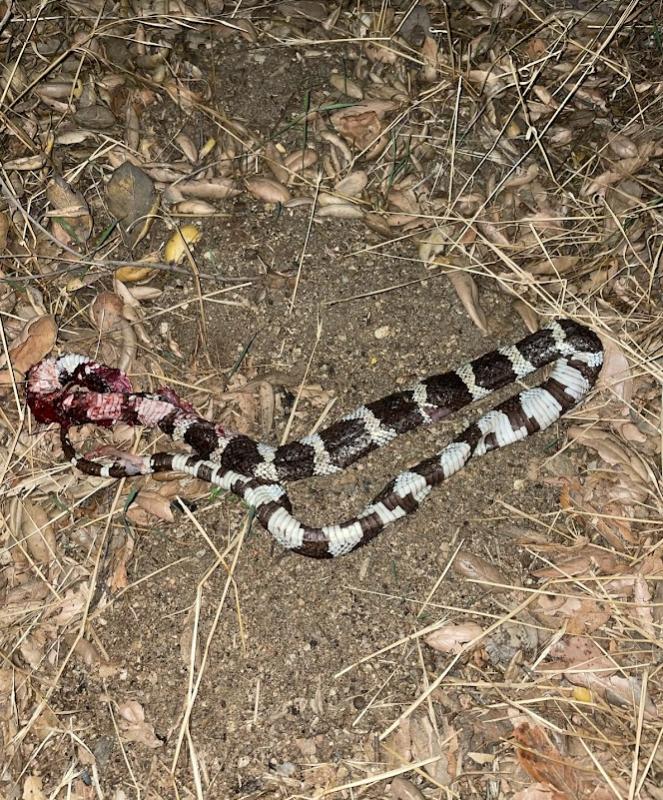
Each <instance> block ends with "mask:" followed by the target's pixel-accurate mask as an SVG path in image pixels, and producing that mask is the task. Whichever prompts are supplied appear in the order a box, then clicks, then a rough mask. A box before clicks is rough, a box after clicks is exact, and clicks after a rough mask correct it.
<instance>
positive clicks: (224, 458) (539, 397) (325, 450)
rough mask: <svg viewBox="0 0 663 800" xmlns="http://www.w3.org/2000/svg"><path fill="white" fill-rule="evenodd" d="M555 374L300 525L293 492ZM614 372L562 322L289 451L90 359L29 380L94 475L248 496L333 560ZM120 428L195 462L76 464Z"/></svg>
mask: <svg viewBox="0 0 663 800" xmlns="http://www.w3.org/2000/svg"><path fill="white" fill-rule="evenodd" d="M551 363H552V364H553V367H552V370H551V372H550V375H549V377H547V378H546V379H545V380H544V381H543V382H542V383H541V384H540V385H538V386H536V387H535V388H532V389H525V390H523V391H521V392H520V393H518V394H516V395H514V396H512V397H510V398H509V399H507V400H505V401H504V402H502V403H500V404H499V405H497V406H495V408H493V409H492V410H491V411H489V412H488V413H486V414H484V416H482V417H481V418H480V419H479V420H478V421H477V422H474V423H472V424H471V425H469V426H468V427H467V428H466V429H465V430H464V431H463V432H462V433H460V434H459V435H458V436H457V437H456V438H455V439H454V440H453V441H452V442H450V443H449V444H448V445H447V446H446V447H444V448H443V449H442V450H440V451H439V452H438V453H436V454H435V455H433V456H431V457H430V458H426V459H425V460H423V461H420V462H419V463H418V464H416V465H415V466H413V467H411V468H409V469H407V470H405V471H403V472H401V473H400V474H399V475H397V476H396V477H395V478H394V479H393V480H391V481H390V482H389V483H388V484H387V485H386V486H385V487H384V488H383V489H382V491H381V492H380V493H379V494H378V495H377V496H376V497H375V499H374V500H373V501H372V502H371V503H369V504H368V505H367V506H366V507H365V508H364V509H363V510H362V511H361V512H360V513H359V514H357V515H356V516H354V517H352V518H351V519H348V520H346V521H345V522H341V523H337V524H331V525H325V526H323V527H313V526H309V525H305V524H304V523H302V522H300V521H299V520H298V519H297V518H296V517H295V516H293V513H292V506H291V503H290V500H289V498H288V494H287V492H286V489H285V486H284V482H286V481H292V480H299V479H301V478H306V477H310V476H313V475H332V474H334V473H337V472H340V471H341V470H344V469H346V467H348V466H349V465H350V464H352V463H354V462H355V461H357V460H358V459H360V458H362V457H363V456H365V455H366V454H367V453H370V452H371V451H372V450H376V449H377V448H380V447H384V446H385V445H387V444H389V443H390V442H392V441H393V440H394V439H396V437H398V436H400V435H401V434H403V433H406V432H407V431H411V430H414V429H415V428H418V427H420V426H422V425H429V424H431V423H434V422H438V421H439V420H441V419H444V418H445V417H447V416H448V415H449V414H451V413H453V412H455V411H458V410H459V409H461V408H463V407H464V406H466V405H469V404H470V403H472V402H474V401H476V400H481V399H482V398H484V397H486V396H487V395H489V394H490V393H491V392H493V391H494V390H496V389H499V388H501V387H503V386H506V385H508V384H509V383H512V382H514V381H517V380H519V379H522V378H524V377H526V376H527V375H529V374H530V373H532V372H535V371H536V370H538V369H540V368H541V367H544V366H545V365H547V364H551ZM602 364H603V349H602V346H601V342H600V340H599V338H598V336H597V335H596V334H595V333H593V332H592V331H591V330H590V329H589V328H587V327H585V326H584V325H581V324H580V323H578V322H574V321H572V320H568V319H560V320H556V321H552V322H550V323H549V324H548V325H547V326H545V327H544V328H542V329H541V330H539V331H537V332H536V333H533V334H531V335H529V336H526V337H525V338H524V339H521V340H520V341H519V342H516V343H515V344H512V345H509V346H505V347H499V348H498V349H496V350H493V351H492V352H490V353H487V354H486V355H483V356H480V357H479V358H476V359H475V360H474V361H470V362H468V363H466V364H464V365H463V366H461V367H458V368H457V369H453V370H450V371H448V372H444V373H441V374H439V375H433V376H431V377H428V378H424V379H422V380H419V381H417V382H416V383H415V384H414V385H413V386H411V387H410V388H409V389H407V390H405V391H399V392H395V393H393V394H390V395H387V396H386V397H383V398H381V399H380V400H376V401H374V402H371V403H368V404H366V405H361V406H359V407H358V408H357V409H355V410H354V411H352V412H351V413H349V414H346V415H345V416H343V417H341V419H339V420H338V421H337V422H334V423H333V424H331V425H330V426H329V427H327V428H325V429H324V430H322V431H320V432H319V433H316V434H313V435H310V436H304V437H302V438H301V439H297V440H295V441H292V442H289V443H288V444H284V445H281V446H280V447H272V446H271V445H269V444H264V443H262V442H256V441H254V440H253V439H251V438H249V437H248V436H244V435H242V434H239V433H234V432H231V431H228V430H226V429H224V428H223V427H222V426H220V425H217V424H215V423H214V422H210V421H209V420H207V419H204V418H203V417H200V416H199V415H198V414H197V413H196V411H195V410H194V408H193V407H192V406H191V405H190V404H189V403H186V402H185V401H182V400H181V399H180V398H179V397H178V396H177V395H176V394H175V392H174V391H172V390H171V389H168V388H164V389H160V390H158V391H157V392H152V393H147V392H134V391H133V389H132V386H131V382H130V381H129V379H128V378H127V376H126V375H125V374H124V373H123V372H122V371H121V370H118V369H114V368H111V367H108V366H105V365H104V364H99V363H97V362H95V361H92V360H91V359H89V358H87V357H86V356H79V355H72V354H67V355H63V356H60V357H59V358H47V359H44V360H43V361H41V362H39V363H38V364H37V365H36V366H34V367H33V368H32V369H31V370H30V372H29V374H28V380H27V401H28V405H29V406H30V409H31V410H32V413H33V415H34V417H35V419H36V420H37V421H38V422H42V423H57V424H59V425H60V435H61V441H62V446H63V450H64V454H65V456H66V458H67V459H69V461H70V462H71V463H72V465H73V466H75V467H78V469H80V470H82V471H83V472H84V473H86V474H88V475H97V476H101V477H113V478H120V477H130V476H132V475H144V474H150V473H155V472H169V471H177V472H183V473H187V474H189V475H193V476H195V477H197V478H200V479H202V480H204V481H208V482H209V483H212V484H214V485H216V486H220V487H222V488H223V489H225V490H228V491H230V492H233V493H234V494H236V495H237V496H239V497H241V498H242V499H243V500H244V501H245V502H246V503H247V504H248V505H249V506H251V507H252V508H253V509H255V514H256V516H257V518H258V519H259V520H260V522H261V523H262V525H263V526H264V527H265V528H266V529H267V530H268V531H269V532H270V533H271V534H272V536H273V537H274V538H275V539H276V541H277V542H279V543H280V544H281V545H283V546H284V547H286V548H288V549H290V550H293V551H294V552H296V553H300V554H302V555H305V556H311V557H313V558H328V557H332V556H339V555H343V554H345V553H349V552H351V551H352V550H355V549H356V548H358V547H360V546H361V545H364V544H366V543H367V542H369V541H371V539H373V538H374V537H375V536H376V535H377V534H378V533H380V532H381V531H382V530H384V528H385V527H386V526H387V525H389V524H391V523H392V522H395V521H396V520H398V519H400V518H402V517H405V516H406V515H408V514H412V513H413V512H414V511H416V510H417V508H419V506H420V504H421V503H422V501H423V500H424V499H425V498H426V497H427V496H428V495H429V494H430V492H431V491H432V489H433V488H434V487H435V486H437V485H439V484H440V483H442V481H444V480H446V479H447V478H449V477H450V476H451V475H453V474H454V473H456V472H458V471H459V470H460V469H462V468H463V467H464V466H465V465H466V464H467V462H468V461H469V460H470V459H471V458H474V457H476V456H481V455H484V454H485V453H487V452H489V451H490V450H494V449H496V448H500V447H506V446H507V445H510V444H513V443H514V442H518V441H520V440H522V439H525V438H526V437H527V436H530V435H531V434H533V433H536V432H537V431H541V430H544V429H545V428H547V427H548V426H549V425H551V424H553V423H554V422H556V421H557V420H558V419H559V418H560V417H561V416H562V414H564V413H565V412H567V411H568V410H569V409H571V408H573V407H574V406H576V405H577V404H578V403H579V402H580V401H581V400H582V399H583V398H584V397H585V396H586V395H587V393H588V392H589V391H590V389H591V388H592V386H593V385H594V383H595V381H596V378H597V376H598V374H599V372H600V370H601V366H602ZM119 421H122V422H125V423H128V424H129V425H142V426H145V427H157V428H159V429H160V430H161V431H163V432H164V433H165V434H167V435H168V436H170V437H171V438H172V439H173V441H175V442H184V443H185V444H187V445H188V446H189V447H190V448H191V450H192V451H193V453H192V454H191V455H187V454H181V453H180V454H173V453H155V454H153V455H150V456H134V455H130V454H127V455H123V454H121V455H120V456H116V457H114V459H113V461H112V463H106V464H103V463H100V462H98V461H94V460H91V459H90V458H87V457H85V456H81V455H78V454H77V453H76V451H75V449H74V447H73V445H72V443H71V440H70V438H69V429H70V428H71V427H75V426H79V425H84V424H88V423H93V424H96V425H100V426H103V427H110V426H112V425H113V424H114V423H116V422H119Z"/></svg>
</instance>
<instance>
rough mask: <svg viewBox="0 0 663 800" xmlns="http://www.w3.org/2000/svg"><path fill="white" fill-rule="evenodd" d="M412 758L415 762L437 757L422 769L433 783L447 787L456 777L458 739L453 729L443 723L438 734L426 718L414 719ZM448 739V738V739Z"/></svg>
mask: <svg viewBox="0 0 663 800" xmlns="http://www.w3.org/2000/svg"><path fill="white" fill-rule="evenodd" d="M411 736H412V757H413V758H414V759H415V760H416V761H423V760H424V759H426V758H431V757H432V756H437V755H439V756H440V758H439V759H438V760H437V761H433V763H432V764H427V765H426V766H425V767H424V769H425V770H426V772H427V773H428V774H429V775H430V776H431V778H432V779H433V780H434V781H437V782H438V783H440V784H442V786H448V785H449V784H450V783H451V781H452V780H453V779H454V778H455V777H456V761H457V758H456V753H457V752H458V737H457V735H456V732H455V731H454V730H453V729H449V728H448V726H447V724H446V723H444V730H442V731H440V733H439V734H438V733H437V731H436V730H435V728H434V727H433V725H432V724H431V721H430V720H429V719H428V717H427V716H421V717H415V718H414V719H413V720H412V724H411ZM449 737H450V738H449Z"/></svg>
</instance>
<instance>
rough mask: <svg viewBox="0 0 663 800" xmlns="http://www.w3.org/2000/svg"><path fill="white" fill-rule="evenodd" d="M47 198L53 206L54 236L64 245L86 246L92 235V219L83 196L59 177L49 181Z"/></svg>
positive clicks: (50, 212) (51, 215) (49, 214)
mask: <svg viewBox="0 0 663 800" xmlns="http://www.w3.org/2000/svg"><path fill="white" fill-rule="evenodd" d="M46 197H47V198H48V202H49V203H50V204H51V211H49V213H48V216H49V217H51V219H52V220H53V235H54V236H55V238H56V239H57V240H58V241H59V242H61V243H62V244H67V245H68V244H72V243H73V244H84V243H85V242H87V240H88V239H89V238H90V234H91V233H92V217H91V215H90V209H89V207H88V204H87V203H86V202H85V198H84V197H83V195H82V194H81V193H80V192H79V191H78V190H77V189H73V188H72V187H71V186H70V185H69V184H68V183H67V181H65V179H64V178H62V177H61V176H59V175H54V177H53V178H52V179H51V180H50V181H49V183H48V186H47V187H46Z"/></svg>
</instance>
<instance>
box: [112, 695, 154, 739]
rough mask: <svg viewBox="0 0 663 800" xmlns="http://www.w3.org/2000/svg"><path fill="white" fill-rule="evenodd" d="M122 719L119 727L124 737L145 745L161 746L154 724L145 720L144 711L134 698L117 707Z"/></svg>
mask: <svg viewBox="0 0 663 800" xmlns="http://www.w3.org/2000/svg"><path fill="white" fill-rule="evenodd" d="M117 710H118V712H119V713H120V716H121V717H122V719H121V720H120V729H121V730H122V733H123V734H124V737H125V738H126V739H128V740H129V741H130V742H138V743H139V744H144V745H145V746H146V747H151V748H156V747H161V746H162V742H160V741H159V739H157V737H156V735H155V733H154V725H151V724H150V723H148V722H146V721H145V712H144V710H143V707H142V706H141V705H140V703H138V702H136V700H128V701H127V702H126V703H120V705H119V706H118V707H117Z"/></svg>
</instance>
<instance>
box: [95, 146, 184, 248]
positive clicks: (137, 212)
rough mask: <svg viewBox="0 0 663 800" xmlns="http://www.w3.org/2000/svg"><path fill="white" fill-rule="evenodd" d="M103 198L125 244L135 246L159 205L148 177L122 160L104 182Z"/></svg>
mask: <svg viewBox="0 0 663 800" xmlns="http://www.w3.org/2000/svg"><path fill="white" fill-rule="evenodd" d="M180 188H181V187H180ZM106 201H107V203H108V209H109V211H110V212H111V214H112V215H113V216H114V217H115V219H117V220H118V222H119V228H120V232H121V233H122V237H123V239H124V241H125V243H126V245H127V247H129V248H133V247H135V245H136V244H138V242H139V241H140V240H141V239H142V238H143V237H144V236H145V235H146V234H147V232H148V230H149V229H150V226H151V225H152V222H153V220H154V215H155V214H156V211H157V208H158V207H159V195H158V194H157V192H156V190H155V188H154V183H153V181H152V179H151V178H150V177H149V175H147V173H146V172H144V171H143V170H142V169H140V167H137V166H135V165H134V164H132V163H130V162H129V161H125V162H124V164H122V165H121V166H119V167H118V168H117V169H116V170H115V172H113V174H112V176H111V178H110V180H109V181H108V183H107V185H106Z"/></svg>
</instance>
